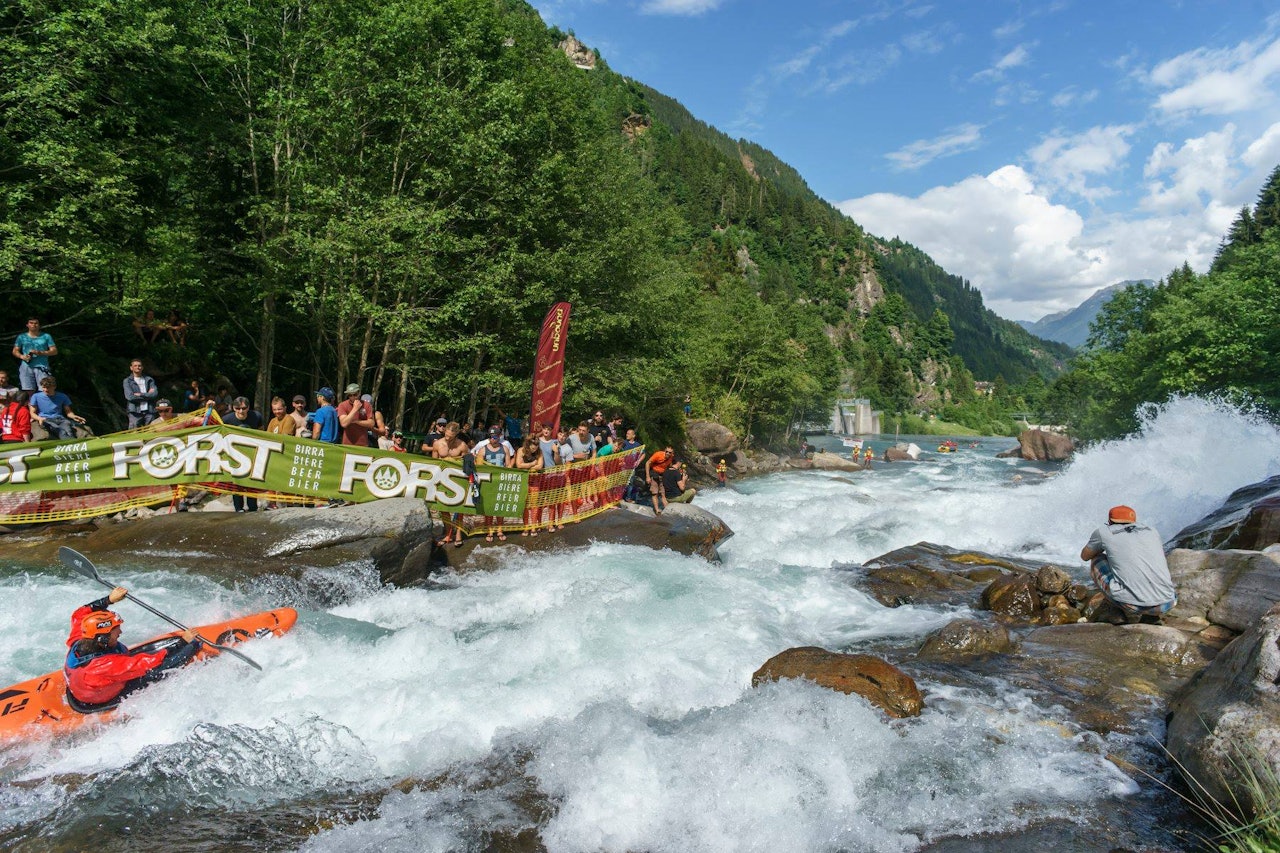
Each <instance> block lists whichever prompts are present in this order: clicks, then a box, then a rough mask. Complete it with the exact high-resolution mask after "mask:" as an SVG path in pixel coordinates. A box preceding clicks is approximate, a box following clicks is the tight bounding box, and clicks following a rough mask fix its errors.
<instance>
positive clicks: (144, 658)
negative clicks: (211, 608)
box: [63, 586, 203, 713]
mask: <svg viewBox="0 0 1280 853" xmlns="http://www.w3.org/2000/svg"><path fill="white" fill-rule="evenodd" d="M128 594H129V591H128V590H127V589H125V588H124V587H122V586H118V587H116V588H115V589H113V590H111V592H109V593H107V594H106V595H105V596H103V597H102V598H99V599H98V600H97V601H91V602H89V603H88V604H85V605H82V606H80V607H78V608H76V611H75V612H74V613H72V614H71V633H70V635H69V636H68V637H67V647H68V648H67V659H66V663H65V664H64V666H63V675H64V677H65V678H66V681H67V695H68V699H69V700H70V704H71V706H72V707H73V708H75V709H76V710H77V711H82V712H84V713H89V712H92V711H100V710H104V709H106V708H111V707H114V706H115V704H116V703H117V702H119V701H120V700H121V699H122V698H124V697H125V696H127V695H129V694H130V693H133V692H134V691H136V690H140V689H142V688H143V687H147V686H149V685H151V684H154V683H155V682H156V681H158V680H160V679H161V678H163V677H164V676H165V675H167V674H168V673H169V672H170V671H172V670H174V669H177V668H178V667H180V666H182V665H183V664H185V663H187V662H188V661H190V660H191V658H193V657H194V656H195V654H196V652H197V651H199V650H200V646H201V645H202V644H203V641H202V640H201V639H200V638H199V637H198V636H197V635H196V632H195V631H192V630H190V629H188V630H186V631H183V632H182V639H183V640H185V641H186V643H185V645H183V646H180V647H178V648H176V649H161V650H160V651H157V652H138V653H136V654H135V653H133V652H130V651H129V647H128V646H126V645H125V644H124V643H122V642H120V633H121V630H122V628H123V625H124V620H123V619H121V618H120V616H119V614H117V613H114V612H112V611H111V610H109V609H108V608H109V607H110V606H111V605H113V604H118V603H119V602H120V601H122V600H123V599H124V597H125V596H126V595H128Z"/></svg>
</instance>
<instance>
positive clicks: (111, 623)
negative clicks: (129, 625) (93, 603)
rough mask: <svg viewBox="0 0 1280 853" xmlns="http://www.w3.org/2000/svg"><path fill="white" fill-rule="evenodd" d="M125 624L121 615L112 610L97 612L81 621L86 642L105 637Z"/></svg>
mask: <svg viewBox="0 0 1280 853" xmlns="http://www.w3.org/2000/svg"><path fill="white" fill-rule="evenodd" d="M123 624H124V620H123V619H121V618H120V614H118V613H112V612H111V611H110V610H95V611H93V612H92V613H90V614H89V615H88V616H86V617H84V618H83V619H81V620H80V633H81V635H83V636H84V638H85V639H86V640H96V639H98V638H99V637H105V636H107V635H108V634H110V633H111V632H112V631H114V630H115V629H116V628H119V627H120V626H121V625H123Z"/></svg>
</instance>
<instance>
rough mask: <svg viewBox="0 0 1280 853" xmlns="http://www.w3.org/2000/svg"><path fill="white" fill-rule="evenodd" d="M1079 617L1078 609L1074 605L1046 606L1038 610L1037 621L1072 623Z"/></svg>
mask: <svg viewBox="0 0 1280 853" xmlns="http://www.w3.org/2000/svg"><path fill="white" fill-rule="evenodd" d="M1080 618H1081V617H1080V611H1079V610H1076V609H1075V608H1074V607H1046V608H1045V609H1044V610H1041V611H1040V615H1039V616H1038V617H1037V621H1039V622H1041V623H1043V624H1045V625H1073V624H1075V623H1076V622H1079V621H1080Z"/></svg>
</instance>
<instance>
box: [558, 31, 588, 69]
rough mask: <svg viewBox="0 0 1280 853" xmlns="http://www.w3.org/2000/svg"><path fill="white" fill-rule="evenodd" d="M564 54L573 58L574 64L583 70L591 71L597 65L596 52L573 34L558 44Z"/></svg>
mask: <svg viewBox="0 0 1280 853" xmlns="http://www.w3.org/2000/svg"><path fill="white" fill-rule="evenodd" d="M557 47H559V48H560V49H561V50H562V51H564V55H565V56H567V57H569V58H570V59H571V60H573V64H574V65H576V66H578V67H579V68H581V69H582V70H583V71H591V70H593V69H594V68H595V67H596V53H595V51H594V50H592V49H591V48H589V47H587V46H586V45H585V44H583V43H582V42H580V41H578V40H577V39H576V38H574V37H573V36H569V37H568V38H566V39H565V40H564V41H562V42H560V44H558V45H557Z"/></svg>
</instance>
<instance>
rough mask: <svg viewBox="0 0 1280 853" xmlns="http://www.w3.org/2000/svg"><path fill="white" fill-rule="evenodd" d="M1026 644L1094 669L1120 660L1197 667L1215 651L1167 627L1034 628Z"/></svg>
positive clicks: (1093, 625) (1085, 624)
mask: <svg viewBox="0 0 1280 853" xmlns="http://www.w3.org/2000/svg"><path fill="white" fill-rule="evenodd" d="M1026 642H1028V643H1034V644H1038V645H1041V646H1051V647H1053V648H1055V649H1059V650H1062V651H1068V650H1069V651H1071V652H1074V653H1076V654H1078V655H1082V656H1085V657H1088V658H1092V659H1093V661H1094V665H1095V666H1106V665H1107V663H1108V662H1111V663H1113V664H1114V665H1117V666H1118V665H1119V663H1120V661H1121V660H1124V661H1126V662H1127V663H1129V664H1136V665H1141V666H1147V667H1152V666H1168V667H1188V668H1192V669H1195V668H1199V667H1202V666H1204V665H1205V664H1207V663H1208V662H1209V661H1211V660H1213V658H1214V655H1216V654H1217V649H1216V648H1214V647H1213V646H1212V645H1210V644H1208V643H1205V642H1203V641H1201V640H1200V639H1199V638H1197V637H1196V635H1195V634H1190V633H1187V632H1186V631H1181V630H1179V629H1177V628H1172V627H1169V626H1167V625H1136V624H1135V625H1106V624H1103V623H1099V622H1080V623H1076V624H1073V625H1054V626H1050V627H1044V628H1036V629H1034V630H1032V631H1031V632H1030V633H1029V634H1027V636H1026Z"/></svg>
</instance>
